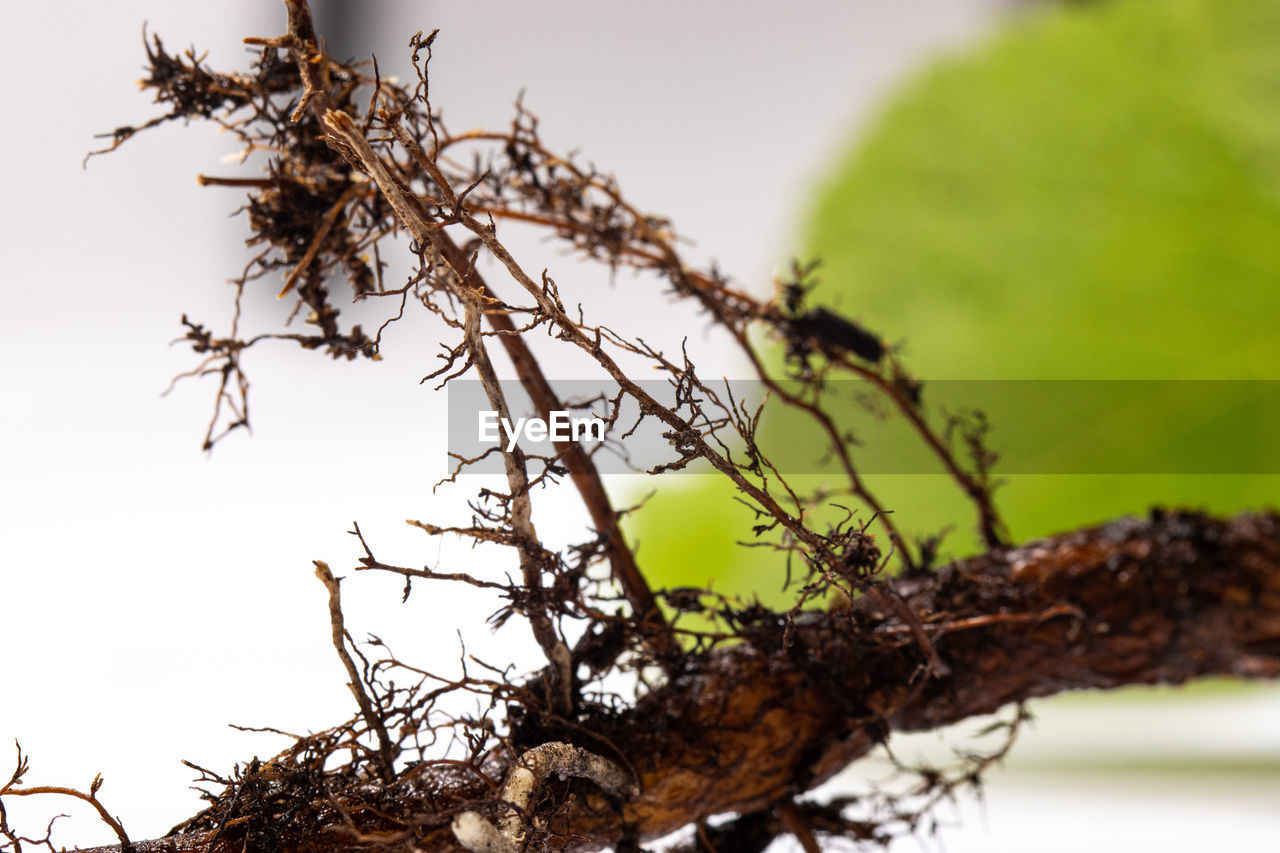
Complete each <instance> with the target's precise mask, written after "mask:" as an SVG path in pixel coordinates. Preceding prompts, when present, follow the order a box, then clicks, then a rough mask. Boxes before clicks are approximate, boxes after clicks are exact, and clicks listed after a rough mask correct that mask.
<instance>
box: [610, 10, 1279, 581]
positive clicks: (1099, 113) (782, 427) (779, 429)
mask: <svg viewBox="0 0 1280 853" xmlns="http://www.w3.org/2000/svg"><path fill="white" fill-rule="evenodd" d="M1277 45H1280V0H1163V2H1159V3H1153V2H1149V0H1112V2H1099V3H1090V4H1079V5H1077V4H1067V5H1053V6H1047V7H1042V8H1039V9H1037V10H1036V11H1035V13H1034V14H1027V15H1023V16H1020V17H1017V18H1015V19H1012V20H1010V21H1009V22H1007V24H1006V26H1005V27H1004V28H1003V29H1002V31H1001V32H1000V33H999V34H997V35H996V36H995V37H993V38H991V39H990V40H989V41H988V42H987V43H986V44H983V45H981V46H979V47H978V48H976V49H973V50H971V51H969V52H967V53H966V54H965V55H963V56H958V57H954V58H950V59H947V60H944V61H940V62H937V63H936V64H934V65H933V66H932V67H930V68H928V69H926V70H925V71H924V72H923V73H922V74H921V75H920V76H919V77H918V78H917V79H916V80H914V81H913V82H912V83H911V84H910V85H909V86H907V87H906V88H905V89H904V90H903V91H902V92H901V93H900V95H899V96H898V97H897V98H896V99H894V101H893V102H892V103H891V104H890V105H889V106H888V108H887V109H886V110H885V112H884V113H883V114H882V115H881V116H880V117H879V119H878V120H877V121H876V122H875V123H874V124H873V126H872V127H871V128H870V131H869V132H868V133H867V134H866V135H865V136H864V137H863V138H862V139H861V140H860V142H859V144H858V145H857V146H856V147H855V148H854V149H853V150H852V151H851V152H850V153H849V154H848V155H847V156H846V157H845V158H844V160H843V161H842V162H841V163H840V164H839V165H838V167H837V168H836V170H835V172H834V174H833V175H832V176H831V178H830V180H829V181H828V182H827V183H826V184H825V186H824V188H823V190H822V192H821V195H820V197H819V198H818V200H817V202H816V205H815V207H814V210H813V214H812V216H811V218H810V220H809V224H808V227H807V230H806V233H807V238H806V243H805V246H804V249H803V252H802V254H803V255H805V256H808V257H819V258H821V259H822V260H823V267H822V272H821V276H822V283H821V285H820V286H819V287H818V288H817V289H816V290H815V291H814V293H813V294H812V296H811V302H812V303H813V304H825V305H828V306H832V307H834V308H836V309H838V310H839V311H841V312H842V313H845V314H847V315H849V316H852V317H856V318H858V319H859V320H860V321H861V322H863V323H864V324H865V325H866V326H868V327H869V328H871V329H874V330H876V331H877V332H879V333H881V334H882V335H884V336H885V337H886V338H887V339H888V340H889V341H891V342H896V343H898V344H899V345H900V348H901V352H902V353H903V355H904V357H905V360H906V363H907V364H908V365H909V366H910V368H911V369H912V370H913V371H914V372H915V373H916V374H917V375H919V376H921V377H923V378H925V379H926V386H925V401H926V403H929V402H930V397H929V385H928V380H939V379H1095V380H1108V379H1214V380H1238V379H1280V333H1277V320H1278V319H1280V48H1278V47H1277ZM1191 414H1193V413H1188V415H1189V416H1188V417H1187V418H1184V419H1177V421H1176V422H1171V423H1169V424H1168V428H1167V429H1165V430H1162V431H1161V432H1160V433H1158V434H1154V435H1149V436H1147V435H1144V436H1139V437H1137V438H1136V440H1137V441H1139V442H1141V443H1143V444H1146V445H1148V448H1147V450H1148V452H1151V453H1157V454H1166V455H1168V458H1170V459H1177V458H1181V457H1182V456H1184V455H1186V454H1194V453H1196V449H1197V448H1198V447H1203V446H1204V443H1205V442H1213V441H1214V440H1215V436H1217V435H1220V433H1221V431H1222V427H1223V424H1224V423H1225V419H1227V418H1230V417H1231V416H1232V412H1231V411H1222V412H1210V413H1205V412H1203V411H1201V412H1196V413H1194V415H1195V416H1194V417H1191V416H1190V415H1191ZM1039 416H1040V417H1042V418H1044V422H1045V424H1046V425H1048V424H1051V423H1054V421H1055V420H1059V421H1060V419H1061V417H1062V416H1061V415H1059V414H1058V413H1055V412H1051V411H1045V412H1041V413H1039ZM851 417H855V418H856V415H855V416H851ZM1072 417H1073V418H1075V419H1076V420H1077V421H1078V422H1076V423H1073V424H1072V425H1071V428H1072V430H1074V431H1075V434H1076V435H1077V436H1083V437H1085V438H1086V440H1089V439H1092V438H1096V439H1097V440H1099V441H1112V442H1115V443H1124V442H1126V441H1128V442H1134V441H1135V436H1133V435H1132V434H1127V433H1125V430H1126V418H1124V417H1123V416H1120V415H1119V414H1118V411H1117V410H1109V411H1098V412H1095V413H1093V414H1092V416H1084V417H1081V416H1080V415H1079V414H1075V415H1072ZM994 426H995V432H994V433H993V444H994V445H995V447H996V449H999V445H1000V425H999V422H995V424H994ZM855 427H856V422H855ZM1058 427H1059V432H1061V429H1060V427H1061V424H1058ZM1271 428H1272V429H1273V432H1272V433H1271V434H1272V435H1274V434H1275V432H1277V431H1280V430H1276V429H1275V427H1274V426H1273V427H1271ZM795 429H798V427H796V426H795V423H794V420H793V416H791V415H790V414H789V413H781V412H778V411H775V412H774V418H773V420H771V421H770V422H769V424H768V435H769V438H770V439H772V440H775V441H782V442H785V441H787V440H788V436H789V435H791V434H792V432H793V430H795ZM767 446H768V445H766V449H767ZM874 452H875V447H874V445H869V446H868V447H867V448H866V449H864V450H861V451H860V453H861V454H863V455H864V458H865V455H866V454H872V453H874ZM997 473H999V469H998V467H997ZM678 479H679V480H680V481H679V482H673V483H671V484H670V485H668V484H665V483H664V484H663V485H662V487H661V489H660V490H659V492H658V494H656V495H655V497H654V499H653V500H652V501H651V502H650V503H649V504H648V505H647V506H646V508H645V509H644V510H643V511H642V512H641V513H640V514H639V515H638V516H637V518H636V520H635V521H634V522H633V530H634V531H635V534H636V535H637V536H639V538H640V539H642V540H643V548H642V551H641V554H640V559H641V564H642V567H643V568H644V570H645V571H646V572H647V573H648V574H649V576H650V577H651V578H652V579H653V582H654V585H655V586H666V585H673V586H674V585H686V584H687V585H699V584H703V583H705V582H706V581H707V579H708V578H714V579H715V586H716V588H717V589H719V590H721V591H724V592H746V593H750V592H755V591H759V592H761V594H762V597H763V598H765V599H766V600H770V601H773V602H775V603H777V602H780V601H782V600H783V599H782V598H781V597H779V596H778V595H777V590H778V588H779V586H780V583H781V573H782V569H781V568H780V567H779V566H778V560H777V557H776V555H771V554H769V553H767V552H765V551H764V550H755V551H743V549H740V548H739V549H735V548H733V546H732V545H731V544H730V543H732V541H734V540H735V539H750V537H751V533H750V527H751V524H752V523H753V519H752V515H751V513H750V511H748V510H747V509H746V508H745V507H742V506H740V505H738V504H736V503H733V490H732V489H731V488H729V487H728V486H727V485H726V484H724V483H722V482H719V481H718V480H717V479H715V478H710V477H687V478H678ZM869 480H870V481H871V483H872V486H873V488H874V490H875V491H876V493H877V494H878V495H879V496H880V498H881V501H882V503H883V504H884V505H886V506H889V507H892V508H893V509H894V510H895V515H896V519H897V521H898V523H899V524H900V525H901V526H903V527H904V528H906V529H908V530H911V531H915V532H920V533H929V532H935V531H938V530H941V529H943V528H946V527H948V526H953V527H954V532H953V533H952V534H951V535H950V536H949V538H948V539H947V540H946V544H947V551H948V553H950V554H953V555H961V554H964V553H967V552H969V551H971V550H974V549H975V548H976V547H977V545H976V539H975V538H974V537H973V535H972V527H973V512H972V510H971V509H970V508H969V507H968V505H967V504H966V502H965V501H964V499H963V498H962V496H960V495H959V494H958V492H957V490H956V489H955V487H954V485H953V484H951V483H950V482H949V481H948V480H947V479H946V478H945V477H943V476H942V475H928V474H914V475H878V476H873V477H870V478H869ZM803 485H805V486H807V487H812V486H813V485H814V482H813V478H805V480H804V482H803ZM1277 496H1280V477H1276V476H1262V475H1255V476H1227V475H1165V476H1122V475H1054V476H1050V475H1030V474H1018V475H1014V476H1009V477H1007V478H1006V483H1005V485H1004V486H1003V487H1002V488H1001V490H1000V491H999V492H998V493H997V502H998V506H999V507H1000V509H1001V511H1002V513H1003V514H1004V516H1005V519H1006V521H1007V522H1008V525H1009V528H1010V533H1011V534H1012V536H1013V537H1014V539H1015V540H1018V541H1021V540H1025V539H1027V538H1030V537H1035V536H1040V535H1046V534H1050V533H1053V532H1055V531H1058V530H1065V529H1069V528H1072V527H1076V526H1079V525H1082V524H1088V523H1092V522H1097V521H1100V520H1103V519H1106V518H1110V517H1114V516H1117V515H1122V514H1125V513H1141V512H1144V511H1145V510H1146V509H1147V508H1148V507H1150V506H1153V505H1164V506H1188V507H1196V508H1204V509H1208V510H1211V511H1214V512H1222V513H1226V512H1233V511H1238V510H1241V509H1248V508H1261V507H1274V506H1275V505H1276V503H1277Z"/></svg>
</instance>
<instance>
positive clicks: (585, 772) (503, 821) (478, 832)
mask: <svg viewBox="0 0 1280 853" xmlns="http://www.w3.org/2000/svg"><path fill="white" fill-rule="evenodd" d="M553 773H554V774H556V775H558V776H561V777H564V776H575V777H578V778H580V779H589V780H590V781H592V782H595V783H596V784H597V785H599V786H600V787H601V788H604V789H605V790H606V791H608V792H609V793H611V794H615V795H617V796H619V797H634V796H635V795H636V794H638V793H640V789H639V788H638V787H637V786H636V784H635V782H633V781H632V779H631V776H630V774H628V773H627V772H626V771H625V770H623V769H622V768H621V767H619V766H618V765H617V764H614V763H613V762H612V761H610V760H609V759H607V758H601V757H600V756H598V755H596V754H595V753H593V752H587V751H586V750H585V749H579V748H578V747H576V746H571V745H569V744H567V743H559V742H552V743H544V744H542V745H541V746H536V747H534V748H533V749H531V750H529V751H528V752H526V753H525V754H524V755H522V756H520V762H519V764H518V765H517V766H516V767H515V768H513V769H512V770H511V772H510V773H509V774H507V781H506V782H505V783H504V784H503V786H502V804H503V806H504V814H503V816H502V817H501V818H499V820H498V825H497V826H494V825H493V824H492V823H490V822H489V821H488V820H487V819H486V818H485V817H484V816H483V815H481V814H479V813H478V812H463V813H462V814H460V815H458V816H457V817H456V818H454V820H453V824H452V828H453V835H454V837H455V838H457V839H458V843H459V844H461V845H462V846H463V847H465V848H467V849H468V850H470V851H472V853H520V851H521V850H523V849H524V839H525V831H526V830H525V825H524V816H525V813H526V812H527V810H528V808H529V803H530V801H531V800H532V799H533V795H534V792H535V791H537V790H538V786H539V785H540V784H542V782H543V781H544V780H545V779H546V778H547V777H549V776H551V775H552V774H553Z"/></svg>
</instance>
